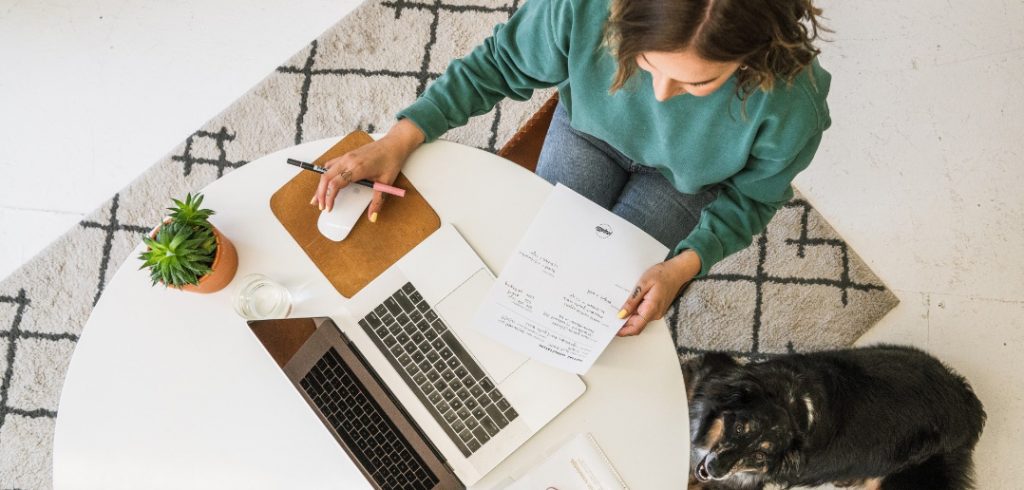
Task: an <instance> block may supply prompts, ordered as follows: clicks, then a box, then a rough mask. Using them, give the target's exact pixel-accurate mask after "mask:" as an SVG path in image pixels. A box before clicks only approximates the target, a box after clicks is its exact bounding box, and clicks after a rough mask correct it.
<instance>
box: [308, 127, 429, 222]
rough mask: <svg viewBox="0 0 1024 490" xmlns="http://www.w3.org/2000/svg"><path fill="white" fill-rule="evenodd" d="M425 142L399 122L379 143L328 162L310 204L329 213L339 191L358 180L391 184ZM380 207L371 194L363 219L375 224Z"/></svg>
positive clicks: (381, 197)
mask: <svg viewBox="0 0 1024 490" xmlns="http://www.w3.org/2000/svg"><path fill="white" fill-rule="evenodd" d="M424 139H425V137H424V135H423V132H422V131H420V129H419V128H418V127H416V125H415V124H413V123H412V121H409V120H408V119H402V120H400V121H398V122H397V123H395V125H394V126H392V127H391V130H390V131H388V134H386V135H385V136H384V137H382V138H381V139H379V140H377V141H374V142H373V143H370V144H367V145H363V146H361V147H359V148H356V149H355V150H352V151H350V152H348V153H346V154H344V155H342V156H340V157H338V158H333V159H331V160H328V161H327V163H325V164H324V168H326V169H327V172H324V174H323V175H321V176H320V184H319V185H318V186H317V188H316V195H314V196H313V200H312V201H310V204H317V205H318V206H319V207H320V209H321V210H324V209H326V210H327V211H330V210H331V209H332V208H333V207H334V197H335V196H336V195H337V194H338V191H340V190H341V189H343V188H345V186H347V185H349V184H351V183H353V182H356V181H359V180H361V179H366V180H370V181H374V182H380V183H383V184H393V183H394V182H395V179H397V178H398V172H399V171H401V170H402V166H403V165H405V161H406V160H407V159H408V158H409V155H410V154H412V152H413V151H414V150H415V149H416V148H417V147H419V145H420V144H422V143H423V141H424ZM383 204H384V194H383V193H381V192H378V191H374V192H373V199H372V200H371V201H370V205H369V206H368V207H367V208H366V215H367V217H368V218H369V219H370V221H371V222H376V221H377V215H378V213H380V210H381V207H382V206H383Z"/></svg>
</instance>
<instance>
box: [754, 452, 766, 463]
mask: <svg viewBox="0 0 1024 490" xmlns="http://www.w3.org/2000/svg"><path fill="white" fill-rule="evenodd" d="M766 459H768V456H765V454H764V453H762V452H761V451H757V452H756V453H754V462H756V463H757V464H762V463H764V462H765V460H766Z"/></svg>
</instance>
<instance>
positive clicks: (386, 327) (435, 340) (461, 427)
mask: <svg viewBox="0 0 1024 490" xmlns="http://www.w3.org/2000/svg"><path fill="white" fill-rule="evenodd" d="M359 325H360V326H361V327H363V330H365V331H366V333H367V335H369V336H370V338H371V339H373V341H374V342H375V343H376V344H377V347H379V348H380V350H381V352H383V353H384V354H385V357H387V358H388V361H390V362H391V365H392V366H393V367H394V368H395V370H397V371H398V373H399V374H400V375H401V376H402V378H404V379H405V382H406V383H408V384H409V387H410V388H412V390H413V392H415V393H416V396H417V397H419V399H420V401H421V402H423V405H425V406H426V407H427V410H428V411H430V414H431V415H433V417H434V419H435V420H437V422H438V423H439V424H440V425H441V427H443V428H444V430H445V432H446V433H447V434H448V437H450V438H451V440H452V441H454V442H455V445H456V446H458V448H459V450H460V451H462V454H463V456H466V457H469V456H470V455H471V454H473V453H474V452H476V451H477V450H478V449H480V447H481V446H483V445H484V444H485V443H486V442H487V441H489V440H490V439H491V438H492V437H494V436H495V435H496V434H497V433H498V431H500V430H501V429H503V428H504V427H505V426H507V425H508V424H509V422H511V421H512V420H515V418H516V417H518V416H519V414H518V413H516V411H515V410H514V409H513V408H512V407H511V406H510V405H509V402H508V400H506V399H505V397H504V396H502V394H501V392H500V391H498V389H497V388H496V387H495V386H494V383H493V381H492V380H491V379H490V378H488V376H487V375H486V374H484V371H483V369H481V368H480V366H479V365H478V364H477V363H476V360H474V359H473V357H472V356H471V355H470V354H469V352H467V351H466V349H465V348H464V347H463V346H462V343H460V342H459V341H458V339H457V338H456V337H455V334H453V333H452V332H451V330H449V329H448V327H447V326H446V325H445V324H444V322H443V321H441V319H440V318H438V316H437V313H435V312H434V310H433V309H432V308H431V307H430V305H428V304H427V302H426V301H423V297H422V296H420V294H419V292H417V291H416V288H415V287H414V286H413V285H412V284H411V283H406V284H405V286H402V288H401V289H399V290H398V291H396V292H395V294H393V295H392V296H391V297H390V298H388V299H387V300H385V301H384V303H382V304H381V305H380V306H378V307H376V308H374V310H373V312H371V313H370V314H369V315H366V317H364V318H363V319H362V320H360V321H359Z"/></svg>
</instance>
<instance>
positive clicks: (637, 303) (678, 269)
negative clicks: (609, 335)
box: [618, 250, 700, 337]
mask: <svg viewBox="0 0 1024 490" xmlns="http://www.w3.org/2000/svg"><path fill="white" fill-rule="evenodd" d="M699 272H700V256H698V255H697V253H696V252H694V251H693V250H684V251H683V252H682V253H680V254H679V255H676V256H675V257H672V258H671V259H669V260H666V261H664V262H661V263H659V264H656V265H654V266H652V267H651V268H650V269H647V271H646V272H644V274H643V275H642V276H640V280H639V281H637V283H636V287H634V288H633V292H632V293H631V294H630V295H629V299H627V300H626V304H624V305H622V310H620V311H619V318H626V324H625V325H623V326H622V328H620V329H619V333H618V336H619V337H625V336H628V335H637V334H639V333H640V332H642V331H643V330H644V327H646V326H647V324H648V323H649V322H652V321H654V320H660V319H661V318H662V317H663V316H665V313H666V312H668V308H669V307H670V306H672V302H673V301H675V299H676V296H678V295H679V290H680V289H682V288H683V286H684V285H685V284H686V283H688V282H690V280H691V279H693V278H694V276H696V275H697V273H699Z"/></svg>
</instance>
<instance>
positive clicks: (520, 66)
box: [398, 0, 831, 276]
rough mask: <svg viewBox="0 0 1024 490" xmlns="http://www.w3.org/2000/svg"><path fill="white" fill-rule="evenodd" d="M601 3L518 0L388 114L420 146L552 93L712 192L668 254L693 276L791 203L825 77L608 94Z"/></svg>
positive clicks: (820, 121) (585, 124)
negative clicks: (687, 259) (408, 126)
mask: <svg viewBox="0 0 1024 490" xmlns="http://www.w3.org/2000/svg"><path fill="white" fill-rule="evenodd" d="M608 14H609V2H608V0H529V1H528V2H526V4H525V5H524V6H523V7H522V8H520V9H519V10H518V11H517V12H516V13H515V14H514V15H513V16H512V17H511V18H510V19H509V21H508V23H506V24H504V25H499V26H497V27H496V28H495V29H494V34H493V35H492V36H491V37H490V38H488V39H487V40H485V41H484V43H483V44H482V45H480V46H478V47H477V48H476V49H475V50H473V52H472V53H470V54H469V55H468V56H466V57H465V58H462V59H459V60H455V61H453V62H452V63H451V64H450V65H449V66H448V69H447V70H446V71H445V73H444V74H443V75H442V76H441V77H440V78H438V79H437V80H436V81H435V82H434V83H433V84H432V85H431V86H430V87H428V88H427V90H426V91H425V92H424V93H423V95H422V96H421V97H420V98H419V99H417V100H416V101H415V102H414V103H413V104H412V105H410V106H409V107H407V108H405V109H404V110H402V111H401V112H399V113H398V117H399V118H408V119H409V120H410V121H412V122H413V123H414V124H415V125H416V126H418V127H419V128H420V129H421V130H422V131H423V132H424V134H426V138H427V141H433V140H435V139H437V138H438V137H440V136H441V135H442V134H444V132H445V131H447V130H449V129H451V128H455V127H458V126H462V125H463V124H465V123H466V121H467V120H468V119H469V118H470V117H472V116H476V115H480V114H484V113H487V112H489V111H490V110H491V109H492V108H493V107H494V105H495V104H497V103H498V102H499V101H500V100H501V99H503V98H505V97H509V98H512V99H515V100H526V99H528V98H530V96H531V95H532V93H533V90H534V89H538V88H544V87H552V86H557V87H558V91H559V94H560V100H561V101H562V104H564V105H565V108H566V110H567V111H568V113H569V116H570V120H571V125H572V127H573V128H575V129H577V130H579V131H582V132H585V133H587V134H590V135H593V136H595V137H597V138H600V139H601V140H603V141H606V142H607V143H608V144H610V145H612V146H613V147H614V148H615V149H617V150H619V151H620V152H622V153H623V154H624V155H626V156H627V157H629V158H630V159H632V160H634V161H636V162H637V163H641V164H644V165H648V166H651V167H655V168H657V169H658V170H660V171H661V173H662V174H663V175H664V176H665V177H666V178H668V179H669V180H670V181H671V182H672V183H673V184H674V185H675V187H676V189H678V190H679V191H681V192H684V193H688V194H694V193H697V192H700V191H702V190H705V189H708V188H710V187H714V186H719V193H718V197H717V198H716V199H715V200H714V201H712V202H711V204H709V205H708V206H707V207H705V208H704V210H703V212H702V213H701V216H700V221H699V222H698V224H697V226H696V228H694V230H693V231H692V232H691V233H690V234H689V235H688V236H687V237H686V239H684V240H683V241H682V242H680V243H679V245H677V246H676V247H675V250H674V253H676V254H678V253H679V252H681V251H683V250H686V249H693V250H694V251H695V252H696V253H697V254H698V255H699V256H700V259H701V271H700V276H704V275H706V274H707V272H708V269H710V268H711V266H713V265H714V264H716V263H717V262H719V261H721V260H722V259H723V258H724V257H726V256H728V255H729V254H732V253H734V252H737V251H739V250H742V249H743V248H745V247H747V246H748V245H749V244H750V241H751V239H752V237H753V236H754V235H756V234H758V233H760V232H761V231H763V230H764V228H765V227H766V226H767V225H768V221H769V220H770V219H771V218H772V216H774V215H775V212H776V211H778V209H779V208H780V207H782V205H783V204H785V203H786V202H787V201H789V199H791V198H792V197H793V191H792V189H791V188H790V183H791V182H792V180H793V177H794V176H796V174H797V173H799V172H800V171H801V170H803V169H804V168H807V165H808V164H809V163H810V162H811V158H812V157H813V156H814V153H815V151H816V150H817V149H818V144H819V143H820V142H821V134H822V132H823V131H824V130H825V129H826V128H828V127H829V124H830V123H831V120H830V119H829V114H828V106H827V105H826V103H825V97H826V95H827V94H828V88H829V82H830V80H831V76H830V75H829V73H828V72H826V71H825V70H824V69H822V68H821V67H820V66H819V65H818V63H817V62H816V61H815V62H814V64H813V65H812V67H811V71H812V72H813V78H812V77H811V76H809V75H810V73H808V71H805V72H804V73H801V74H800V75H799V76H798V77H797V78H796V80H794V82H793V83H792V84H791V85H787V84H785V83H784V82H779V83H776V86H775V88H774V89H773V90H772V91H771V92H764V91H760V90H758V91H756V92H755V93H753V94H751V95H750V96H749V97H748V98H747V100H746V101H745V105H744V101H741V100H739V99H738V98H737V96H736V78H735V75H734V76H733V77H732V78H731V79H730V80H729V81H728V82H727V83H726V84H725V85H723V86H722V87H721V88H719V89H718V90H716V91H715V92H714V93H712V94H710V95H708V96H705V97H695V96H692V95H689V94H685V95H680V96H676V97H673V98H671V99H669V100H667V101H665V102H658V101H657V100H656V99H655V98H654V93H653V90H652V88H651V77H650V74H648V73H647V72H645V71H643V70H638V71H637V74H636V75H635V76H634V79H633V80H632V81H631V83H628V84H627V85H626V87H625V88H624V89H622V90H619V91H617V92H616V93H615V94H609V92H608V89H609V87H610V86H611V82H612V77H613V74H614V73H615V68H616V65H615V60H614V58H612V56H611V55H610V54H609V53H608V51H607V49H606V48H605V47H603V46H602V31H603V28H604V24H605V21H606V20H607V18H608Z"/></svg>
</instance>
